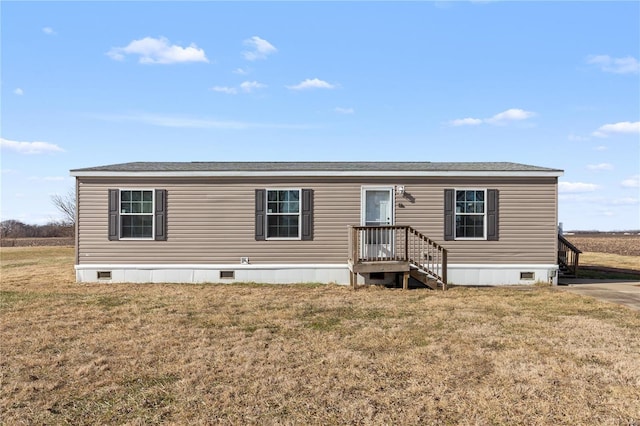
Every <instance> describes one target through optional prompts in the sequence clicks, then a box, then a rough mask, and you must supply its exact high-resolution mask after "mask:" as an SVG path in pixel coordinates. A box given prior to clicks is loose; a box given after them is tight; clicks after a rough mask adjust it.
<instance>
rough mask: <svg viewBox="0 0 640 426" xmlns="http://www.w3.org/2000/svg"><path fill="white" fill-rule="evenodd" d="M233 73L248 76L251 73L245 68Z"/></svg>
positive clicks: (237, 69)
mask: <svg viewBox="0 0 640 426" xmlns="http://www.w3.org/2000/svg"><path fill="white" fill-rule="evenodd" d="M233 73H234V74H238V75H247V74H249V71H248V70H245V69H243V68H236V69H235V70H233Z"/></svg>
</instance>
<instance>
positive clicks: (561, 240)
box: [558, 234, 582, 277]
mask: <svg viewBox="0 0 640 426" xmlns="http://www.w3.org/2000/svg"><path fill="white" fill-rule="evenodd" d="M580 253H582V251H580V249H579V248H578V247H576V246H574V245H573V244H571V242H570V241H569V240H567V239H566V238H565V237H563V236H562V235H560V234H558V265H559V266H560V268H561V269H564V270H565V271H566V272H565V273H566V274H567V275H570V276H574V277H577V276H578V265H579V260H580Z"/></svg>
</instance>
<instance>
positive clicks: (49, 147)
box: [0, 138, 64, 154]
mask: <svg viewBox="0 0 640 426" xmlns="http://www.w3.org/2000/svg"><path fill="white" fill-rule="evenodd" d="M0 147H2V148H4V149H8V150H11V151H16V152H18V153H20V154H47V153H52V152H64V149H62V148H60V147H59V146H58V145H56V144H52V143H49V142H16V141H10V140H8V139H3V138H0Z"/></svg>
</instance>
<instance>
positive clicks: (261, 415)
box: [0, 247, 640, 425]
mask: <svg viewBox="0 0 640 426" xmlns="http://www.w3.org/2000/svg"><path fill="white" fill-rule="evenodd" d="M1 253H2V269H1V270H2V277H1V279H2V298H1V299H0V301H1V304H0V312H1V317H0V324H1V327H2V344H1V346H0V378H1V394H0V419H1V421H2V422H3V423H5V424H80V425H81V424H159V423H171V424H176V423H177V424H212V423H214V424H216V423H224V424H245V423H249V424H251V423H253V424H255V423H260V424H264V423H266V424H335V423H338V424H345V423H353V424H571V425H575V424H612V425H614V424H625V425H628V424H637V423H638V422H640V368H639V366H640V333H638V330H639V329H640V315H639V314H638V313H636V312H633V311H631V310H629V309H626V308H623V307H619V306H616V305H612V304H605V303H599V302H597V301H595V300H594V299H592V298H583V297H580V296H577V295H572V294H569V293H566V292H558V291H554V290H553V289H550V288H540V287H535V288H528V289H526V290H522V289H513V288H503V289H495V288H494V289H472V288H455V289H452V290H450V291H448V292H433V291H426V290H425V291H418V290H417V291H401V290H386V289H378V288H370V289H363V290H359V291H357V292H353V291H350V290H349V289H348V288H344V287H338V286H308V285H299V286H275V285H272V286H258V285H253V286H251V285H167V284H165V285H108V284H100V285H79V284H75V283H74V282H73V279H74V275H73V266H72V262H73V255H72V249H70V248H63V249H61V248H52V247H40V248H24V249H23V248H3V249H2V251H1Z"/></svg>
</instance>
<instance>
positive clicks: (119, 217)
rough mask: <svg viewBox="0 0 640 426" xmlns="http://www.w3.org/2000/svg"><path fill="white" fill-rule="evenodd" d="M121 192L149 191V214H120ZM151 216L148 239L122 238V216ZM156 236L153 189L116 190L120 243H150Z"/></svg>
mask: <svg viewBox="0 0 640 426" xmlns="http://www.w3.org/2000/svg"><path fill="white" fill-rule="evenodd" d="M123 191H150V192H151V213H122V192H123ZM149 215H151V236H150V237H123V236H122V216H149ZM155 235H156V190H155V188H119V189H118V239H119V240H122V241H140V240H143V241H150V240H155Z"/></svg>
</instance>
